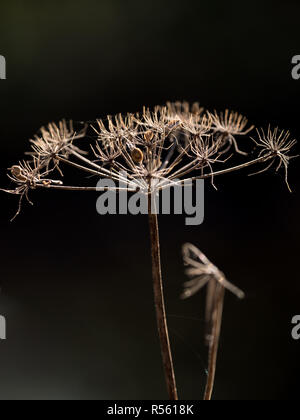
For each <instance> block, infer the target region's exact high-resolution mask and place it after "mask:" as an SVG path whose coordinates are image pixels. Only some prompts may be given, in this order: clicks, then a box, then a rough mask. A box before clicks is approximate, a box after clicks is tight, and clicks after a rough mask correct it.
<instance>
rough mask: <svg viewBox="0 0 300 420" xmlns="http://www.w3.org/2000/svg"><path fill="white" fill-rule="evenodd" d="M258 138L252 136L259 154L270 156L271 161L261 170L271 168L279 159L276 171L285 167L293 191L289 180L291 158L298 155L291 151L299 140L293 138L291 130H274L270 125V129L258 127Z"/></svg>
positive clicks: (286, 176) (286, 177) (286, 180)
mask: <svg viewBox="0 0 300 420" xmlns="http://www.w3.org/2000/svg"><path fill="white" fill-rule="evenodd" d="M257 134H258V139H254V138H252V140H253V141H254V143H255V144H256V145H257V147H258V148H259V149H260V153H259V156H268V155H269V156H270V160H271V162H270V163H269V164H268V166H267V167H266V168H264V169H263V170H262V171H260V172H256V174H257V173H262V172H265V171H267V170H268V169H270V168H271V166H272V165H273V164H274V163H275V161H276V160H277V159H278V160H279V162H278V166H277V167H276V172H278V171H279V170H280V168H282V167H284V169H285V182H286V184H287V187H288V189H289V191H290V192H291V187H290V185H289V182H288V167H289V164H290V160H291V159H294V158H296V157H297V156H290V155H289V153H290V152H291V150H292V149H293V147H294V146H296V144H297V141H296V140H295V139H292V138H291V135H290V132H289V131H286V130H280V129H279V128H278V127H277V128H275V129H274V130H272V129H271V127H270V126H269V128H268V130H267V131H265V130H263V129H257Z"/></svg>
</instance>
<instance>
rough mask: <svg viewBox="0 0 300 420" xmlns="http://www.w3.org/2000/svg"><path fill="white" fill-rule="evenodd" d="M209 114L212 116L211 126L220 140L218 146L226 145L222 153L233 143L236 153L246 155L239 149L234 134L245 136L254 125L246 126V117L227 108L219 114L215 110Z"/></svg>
mask: <svg viewBox="0 0 300 420" xmlns="http://www.w3.org/2000/svg"><path fill="white" fill-rule="evenodd" d="M209 115H210V116H211V118H212V127H213V130H214V133H215V135H216V139H217V140H218V141H219V142H220V147H224V146H226V145H228V148H227V149H225V151H224V153H226V152H227V151H228V150H229V149H230V148H231V146H232V145H234V147H235V150H236V152H237V153H239V154H242V155H245V156H246V155H247V154H246V153H245V152H242V151H241V150H240V149H239V147H238V144H237V141H236V139H235V136H245V135H247V134H249V133H250V131H252V130H253V128H254V126H251V127H249V128H246V127H247V124H248V119H247V118H246V117H244V116H243V115H241V114H239V113H238V112H232V111H229V110H228V109H227V110H225V112H221V113H220V114H218V113H217V112H216V111H215V112H214V113H213V114H212V113H209Z"/></svg>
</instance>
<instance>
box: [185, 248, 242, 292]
mask: <svg viewBox="0 0 300 420" xmlns="http://www.w3.org/2000/svg"><path fill="white" fill-rule="evenodd" d="M183 260H184V264H185V265H186V266H188V268H187V270H186V274H187V275H188V276H189V277H191V280H190V281H189V282H187V283H185V285H184V287H185V290H184V293H183V295H182V298H183V299H186V298H189V297H191V296H193V295H195V294H196V293H197V292H198V291H199V290H200V289H202V288H203V287H204V286H206V285H207V284H208V283H213V284H217V283H219V284H221V285H222V286H223V287H224V288H225V289H227V290H229V291H230V292H231V293H233V294H234V295H236V296H237V297H238V298H239V299H243V298H244V297H245V294H244V293H243V292H242V291H241V290H240V289H238V288H237V287H236V286H234V285H233V284H231V283H230V282H229V281H228V280H227V279H226V277H225V275H224V273H222V272H221V271H220V270H219V269H218V268H217V267H216V266H215V265H214V264H213V263H211V262H210V261H209V259H208V258H207V257H206V256H205V255H204V254H203V253H202V252H201V251H200V250H199V249H198V248H196V247H195V246H194V245H192V244H185V245H184V247H183Z"/></svg>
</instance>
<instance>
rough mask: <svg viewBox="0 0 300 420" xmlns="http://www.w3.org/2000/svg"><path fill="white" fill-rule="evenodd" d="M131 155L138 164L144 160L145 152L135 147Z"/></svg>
mask: <svg viewBox="0 0 300 420" xmlns="http://www.w3.org/2000/svg"><path fill="white" fill-rule="evenodd" d="M131 157H132V160H133V161H134V163H137V164H141V163H142V162H143V160H144V154H143V152H142V151H141V149H138V148H136V149H133V151H132V152H131Z"/></svg>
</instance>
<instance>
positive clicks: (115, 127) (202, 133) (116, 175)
mask: <svg viewBox="0 0 300 420" xmlns="http://www.w3.org/2000/svg"><path fill="white" fill-rule="evenodd" d="M247 122H248V121H247V119H246V118H245V117H243V116H242V115H240V114H238V113H235V112H229V111H225V113H221V114H220V115H218V114H217V113H216V112H215V113H210V112H204V110H203V108H201V107H200V106H199V104H197V103H196V104H193V105H189V104H188V103H186V102H183V103H181V102H176V103H168V104H167V105H166V106H157V107H155V108H154V110H151V109H149V108H146V107H145V108H143V110H142V112H141V113H138V114H127V115H125V116H122V115H121V114H119V115H117V116H115V117H111V116H109V117H107V118H106V119H104V120H98V121H97V126H96V127H95V126H91V128H92V133H93V134H94V137H92V135H89V136H88V137H87V136H86V134H87V127H84V128H83V129H82V130H80V131H79V132H77V131H75V130H74V127H73V123H72V122H70V123H67V122H66V121H61V122H60V123H59V124H53V123H51V124H49V125H48V126H47V127H43V128H42V129H41V130H40V133H39V134H38V135H37V136H35V138H34V139H33V140H31V148H32V150H31V152H30V153H29V154H30V155H31V158H32V159H33V161H31V162H33V164H32V163H30V162H29V163H27V164H23V166H22V167H21V166H20V165H15V166H14V167H13V169H12V171H11V172H10V179H11V180H12V181H13V182H15V183H16V184H17V188H16V190H15V193H16V194H19V193H20V190H19V187H20V182H21V183H22V182H23V183H24V185H23V186H26V189H28V188H34V187H35V185H36V184H37V183H38V184H39V186H40V184H41V182H40V180H41V179H42V178H43V177H45V176H47V175H46V174H49V173H50V172H52V171H54V170H55V169H58V171H59V172H60V175H61V176H63V173H62V169H61V166H62V165H63V164H68V165H72V166H73V167H76V168H77V169H79V170H81V171H83V172H85V173H89V174H91V175H94V176H97V177H100V178H110V179H112V180H114V181H119V182H120V181H121V182H122V184H123V186H122V189H124V188H127V189H128V191H134V190H136V189H139V190H140V191H142V192H144V193H145V194H149V192H154V191H159V190H162V189H164V188H167V187H168V186H169V185H170V183H171V184H176V185H180V184H181V183H183V182H184V181H185V180H187V179H190V178H191V177H192V179H198V178H205V179H207V178H210V179H211V180H212V183H213V185H214V182H213V181H214V176H215V175H216V174H217V175H220V174H222V172H223V171H224V172H225V173H226V172H230V171H231V170H237V169H241V168H243V167H248V166H250V165H251V164H254V163H256V164H257V163H259V162H262V163H263V162H266V161H271V163H272V160H274V159H275V158H276V157H279V158H280V165H279V167H278V168H277V169H279V168H280V167H281V166H282V165H284V167H285V169H286V172H287V167H288V163H289V159H290V157H289V156H288V152H289V151H290V149H291V148H292V147H293V146H294V144H295V141H293V140H292V141H290V140H289V137H288V136H287V135H286V134H284V133H282V132H279V131H278V130H275V131H274V132H272V131H271V130H270V129H269V130H268V132H267V133H264V132H259V136H258V140H257V141H256V144H257V145H258V146H259V147H260V148H261V152H260V155H259V158H258V159H256V160H254V161H250V162H249V161H248V162H246V163H245V164H242V165H239V166H238V167H234V168H227V169H225V170H223V171H222V170H219V171H218V172H215V168H214V166H215V165H216V164H221V163H222V164H224V163H225V162H227V161H228V159H229V158H230V157H231V156H232V154H229V152H230V153H231V149H232V146H234V149H235V151H236V152H238V153H242V154H244V153H243V152H240V150H239V148H238V143H237V137H238V136H240V135H246V134H248V133H249V132H250V130H251V129H252V128H253V127H250V128H247ZM95 133H96V136H95ZM85 136H86V137H87V138H89V139H91V138H93V139H94V142H93V144H89V143H88V145H87V146H90V147H86V148H85V149H86V150H87V151H84V150H82V145H83V144H84V141H83V140H82V139H83V138H84V137H85ZM79 140H81V143H80V148H79V147H78V145H77V144H76V142H77V141H79ZM233 151H234V150H233ZM89 154H90V156H89ZM224 155H225V157H224ZM221 156H223V157H222V160H221V159H220V157H221ZM24 165H29V167H31V168H32V170H34V172H35V175H34V176H31V175H29V174H30V173H31V170H29V169H28V167H27V166H26V167H24ZM18 167H20V169H19V168H18ZM26 168H27V169H26ZM33 168H34V169H33ZM195 171H196V172H195ZM194 172H195V175H196V176H194V177H193V176H192V174H193V173H194ZM124 173H126V176H124ZM286 178H287V175H286ZM30 179H31V181H32V182H29V180H30ZM47 182H48V183H49V182H50V186H51V184H56V183H57V181H55V180H52V181H51V180H48V181H47ZM67 188H68V189H70V188H80V187H66V189H67ZM92 188H93V187H90V190H91V189H92ZM116 189H118V188H115V190H116ZM10 192H12V191H11V190H10Z"/></svg>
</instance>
